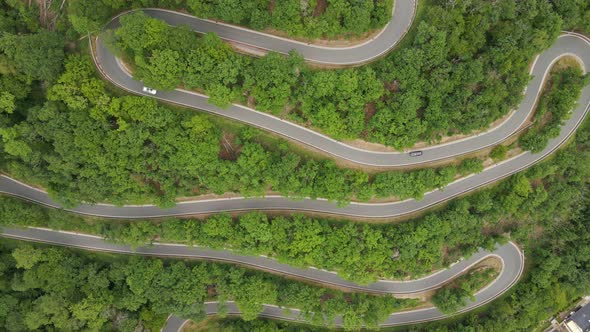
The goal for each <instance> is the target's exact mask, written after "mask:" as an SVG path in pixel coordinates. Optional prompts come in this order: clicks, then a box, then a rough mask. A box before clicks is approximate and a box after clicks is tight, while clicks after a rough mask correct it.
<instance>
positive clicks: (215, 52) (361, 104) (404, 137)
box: [111, 0, 585, 149]
mask: <svg viewBox="0 0 590 332" xmlns="http://www.w3.org/2000/svg"><path fill="white" fill-rule="evenodd" d="M560 3H561V1H560ZM579 6H580V9H581V10H582V11H583V10H585V9H584V8H585V5H579ZM561 9H562V6H561V4H556V5H553V4H552V3H550V2H547V1H529V2H524V1H515V0H503V1H498V2H495V3H494V4H493V5H492V4H491V3H489V2H487V1H484V0H477V1H470V2H462V3H460V4H457V3H453V4H451V3H447V2H442V1H441V2H436V1H435V2H434V3H433V4H432V5H428V6H426V7H425V9H424V14H423V19H422V20H420V21H419V22H415V23H414V25H415V31H416V32H415V35H414V36H413V40H412V41H411V42H409V43H408V44H407V45H406V46H405V47H403V48H399V49H397V50H394V51H393V52H392V53H391V54H390V55H388V56H386V57H384V58H383V59H381V60H379V61H376V62H375V63H374V64H372V65H368V66H363V67H361V68H354V69H343V70H336V71H321V70H312V69H310V68H308V67H307V66H305V65H304V64H303V60H302V59H301V57H300V56H298V55H296V54H294V53H291V54H290V55H289V56H287V57H283V56H279V55H278V54H275V53H272V52H271V53H270V54H268V55H267V56H264V57H262V58H260V59H253V58H251V57H246V56H241V55H236V54H234V53H233V52H232V51H231V49H230V47H229V46H228V45H227V44H225V43H222V42H221V41H220V40H219V39H218V38H217V37H215V36H206V37H205V38H198V37H197V35H196V34H192V33H191V32H190V31H188V30H187V29H186V28H182V27H179V28H174V27H170V26H168V25H166V24H165V23H164V22H162V21H159V20H157V19H152V18H149V17H147V16H145V15H142V13H134V14H131V15H126V16H124V17H122V18H121V23H122V27H121V28H120V29H118V30H117V31H116V32H115V36H114V37H115V40H116V42H111V44H113V45H117V46H118V48H119V49H120V50H122V51H123V53H124V54H126V55H127V58H128V60H129V61H130V62H133V63H134V64H135V66H136V72H135V73H134V74H135V76H136V77H137V78H138V79H142V80H144V81H145V82H146V83H148V84H151V85H153V86H154V87H158V88H164V89H171V88H174V87H176V86H179V85H182V86H186V87H189V88H198V89H201V90H204V91H205V92H206V93H207V94H209V95H211V97H212V98H211V102H212V103H214V104H216V105H219V106H226V105H229V103H230V102H234V101H238V102H242V103H244V104H249V105H253V106H255V107H256V108H257V109H258V110H261V111H268V112H271V113H274V114H282V115H285V114H287V116H289V117H290V118H291V119H293V120H295V121H299V122H303V123H304V124H307V125H311V126H313V127H315V128H319V129H320V130H322V131H323V132H325V133H326V134H328V135H331V136H333V137H336V138H359V137H360V138H363V139H366V140H370V141H373V142H378V143H382V144H386V145H390V146H393V147H395V148H397V149H402V148H404V147H410V146H413V145H414V143H416V142H417V141H418V140H420V139H424V140H430V141H436V140H437V139H439V138H440V137H442V136H443V135H447V134H454V133H469V132H471V131H472V130H477V129H483V128H485V127H486V126H487V125H488V124H490V123H492V122H493V121H495V120H497V119H499V118H501V117H502V116H504V115H505V114H507V113H508V111H509V110H511V109H513V108H514V107H515V106H516V105H517V103H518V102H520V100H521V96H522V95H521V93H519V92H520V91H522V90H523V89H524V87H525V85H526V84H527V83H528V79H529V75H528V70H529V64H530V61H531V59H532V58H533V56H534V55H535V54H537V53H539V52H541V51H542V50H543V49H545V48H547V47H549V46H550V45H551V43H552V42H553V41H554V40H555V38H556V37H557V36H558V35H559V33H560V31H561V29H562V28H563V24H562V22H563V21H564V20H563V19H562V18H561V16H560V14H559V13H560V12H561ZM466 17H467V19H466ZM566 20H567V19H566ZM139 31H141V33H138V32H139ZM220 68H221V69H222V70H221V69H220ZM203 77H206V78H207V80H205V79H204V78H203ZM286 105H287V106H286Z"/></svg>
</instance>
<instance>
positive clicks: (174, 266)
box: [0, 244, 416, 331]
mask: <svg viewBox="0 0 590 332" xmlns="http://www.w3.org/2000/svg"><path fill="white" fill-rule="evenodd" d="M0 257H1V258H2V260H1V262H2V263H0V276H2V278H0V326H1V327H2V330H4V331H23V330H61V331H104V330H117V331H137V330H142V328H148V329H149V330H151V331H158V330H159V329H160V328H161V326H162V325H163V323H164V321H165V320H166V317H167V316H168V315H169V314H171V313H172V314H175V315H178V316H180V317H185V318H190V319H193V320H200V319H202V318H203V317H204V315H205V312H204V303H203V302H204V301H206V300H210V299H217V300H219V301H221V302H222V303H225V302H226V301H235V302H236V304H237V306H238V308H239V309H240V311H241V312H242V318H243V319H244V320H252V319H255V318H256V317H257V316H258V314H259V313H260V311H261V310H262V304H263V303H268V304H277V305H280V306H284V307H287V308H289V307H296V308H299V309H301V310H302V314H301V318H302V319H305V320H307V321H308V322H311V323H314V324H318V325H331V324H332V322H333V320H334V318H335V317H337V316H342V317H343V324H344V326H345V327H346V329H347V330H348V329H358V328H359V327H360V326H361V325H362V324H366V325H367V326H376V324H377V323H379V322H380V321H382V320H384V319H385V318H386V317H387V316H389V314H390V313H391V312H393V311H395V310H399V309H400V308H403V307H407V306H413V305H415V304H416V301H415V300H400V299H395V298H393V297H390V296H374V295H366V294H358V293H353V294H345V293H343V292H340V291H336V290H330V289H325V288H320V287H316V286H311V285H308V284H304V283H301V282H295V281H289V280H285V279H283V278H280V277H276V276H272V275H269V274H265V273H260V272H253V271H248V270H245V269H242V268H238V267H233V266H228V265H221V264H214V263H189V262H183V261H172V262H164V261H162V260H159V259H147V258H140V257H129V256H121V257H117V258H116V259H109V260H106V259H104V258H101V257H100V256H92V255H84V254H81V253H76V252H73V251H70V250H66V249H61V248H35V247H31V246H28V245H23V244H17V245H16V247H15V248H10V246H8V245H6V244H3V245H0ZM222 307H223V305H222ZM222 314H223V311H222Z"/></svg>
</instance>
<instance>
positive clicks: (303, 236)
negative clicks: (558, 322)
mask: <svg viewBox="0 0 590 332" xmlns="http://www.w3.org/2000/svg"><path fill="white" fill-rule="evenodd" d="M588 123H589V122H588V121H586V122H585V123H584V124H583V125H582V127H581V128H580V129H579V130H578V131H577V133H576V136H575V138H574V140H573V141H574V143H573V144H570V145H569V146H567V147H565V148H564V149H561V150H559V151H558V152H557V153H556V154H555V155H554V157H553V158H551V159H549V160H547V161H545V162H542V163H540V164H538V165H535V166H533V167H532V168H531V169H529V170H528V171H526V172H524V173H519V174H517V175H514V176H512V177H510V178H509V179H507V180H504V181H502V182H500V183H499V184H498V185H496V186H495V187H493V188H490V189H486V190H481V191H479V192H477V193H475V194H473V195H471V196H469V197H465V198H461V199H459V200H455V201H453V202H451V203H450V204H449V205H448V206H447V207H445V208H444V209H442V210H440V211H435V212H431V213H428V214H426V215H425V216H424V217H421V218H418V219H415V220H412V221H411V222H405V223H399V224H395V225H393V224H387V225H370V224H358V223H352V222H335V221H331V220H322V219H319V218H311V217H305V216H302V215H292V216H289V217H284V216H277V217H268V216H265V215H263V214H260V213H248V214H245V215H242V216H239V217H237V218H231V217H229V216H228V215H225V214H221V215H216V216H213V217H210V218H208V219H207V220H205V221H200V220H196V219H188V220H187V219H176V218H167V219H165V220H163V221H157V222H153V221H138V220H133V221H130V222H119V223H113V222H112V221H111V220H105V221H103V222H100V220H97V219H91V220H85V219H84V218H82V217H80V216H76V215H72V214H69V213H65V212H63V211H60V210H54V209H45V208H41V207H39V206H35V205H32V204H31V203H25V202H19V201H18V200H16V199H13V198H2V199H0V221H1V222H2V223H3V224H6V225H30V226H39V227H50V228H54V229H66V230H77V231H82V232H87V233H91V234H98V235H102V236H105V237H107V238H108V239H111V240H113V241H117V242H122V243H128V244H131V245H133V246H140V245H143V244H147V243H150V242H151V241H154V240H155V239H158V241H164V242H165V241H169V242H179V243H187V244H196V245H202V246H209V247H213V248H228V249H231V250H235V251H237V252H241V253H245V254H250V255H254V254H256V255H257V254H263V255H267V256H269V257H274V258H276V259H278V260H279V261H282V262H285V263H289V264H293V265H297V266H309V265H312V266H315V267H319V268H325V269H329V270H334V271H337V272H338V273H339V275H340V276H342V277H344V278H347V279H351V280H355V281H358V282H369V281H371V280H375V279H376V278H392V277H393V278H403V277H408V276H414V277H416V276H421V275H425V274H428V273H430V272H432V271H433V270H434V269H438V268H442V267H444V266H445V265H447V264H449V263H452V262H454V261H456V260H457V259H458V258H460V257H461V256H465V257H466V256H469V255H470V254H471V253H473V252H475V251H476V250H477V248H479V247H484V248H488V249H492V248H493V246H494V244H495V243H496V242H503V241H505V236H506V234H510V238H511V239H513V240H516V241H518V242H520V243H521V244H524V245H525V246H526V245H527V243H528V241H529V239H531V238H533V239H534V240H535V241H536V240H537V239H538V238H540V237H541V236H542V235H543V234H544V233H543V231H544V230H545V229H552V227H553V226H552V225H553V223H557V221H558V220H569V218H571V214H572V213H573V211H575V210H576V207H577V206H578V205H579V204H582V203H581V202H582V198H583V195H584V193H585V192H586V191H587V188H586V183H587V179H588V178H590V166H589V165H590V130H589V128H588ZM556 220H557V221H556ZM396 251H398V252H399V256H398V257H393V256H394V255H393V253H394V252H396Z"/></svg>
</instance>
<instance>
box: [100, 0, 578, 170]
mask: <svg viewBox="0 0 590 332" xmlns="http://www.w3.org/2000/svg"><path fill="white" fill-rule="evenodd" d="M397 2H401V1H399V0H398V1H397ZM146 11H147V12H148V13H149V14H150V15H151V16H156V17H159V16H163V17H166V18H167V21H168V22H169V23H171V24H174V23H175V22H176V21H177V20H174V18H181V19H183V20H182V21H181V22H178V23H177V24H183V23H186V22H185V21H186V20H193V19H194V20H196V22H201V20H200V19H197V18H194V17H192V16H188V17H187V16H186V15H185V14H179V13H175V12H170V11H163V10H156V9H148V10H146ZM123 15H124V14H123ZM118 26H119V17H116V18H114V19H113V20H112V21H111V22H110V23H109V24H108V25H107V27H106V29H116V28H117V27H118ZM389 26H391V24H390V25H388V27H389ZM270 40H271V41H273V40H274V39H273V38H271V39H270ZM371 45H372V43H369V44H366V45H362V46H359V48H357V49H356V51H360V50H364V49H365V47H369V46H371ZM320 51H334V50H329V49H328V50H324V49H321V50H318V52H320ZM338 52H339V51H338ZM566 55H571V56H574V57H576V58H578V60H579V62H580V63H581V64H583V67H584V68H585V69H590V43H589V42H588V40H587V38H584V37H583V36H578V35H571V34H564V35H562V36H561V37H560V38H558V40H557V41H556V42H555V43H554V44H553V45H552V46H551V48H549V49H547V50H545V51H544V52H543V53H541V54H540V55H539V56H538V57H537V58H536V59H535V62H534V65H533V66H532V68H531V72H530V74H531V75H532V76H533V78H532V80H531V81H530V82H529V84H528V86H527V88H526V89H525V91H524V95H523V100H522V102H521V103H520V105H519V106H518V107H517V109H516V110H514V111H513V112H512V113H511V116H510V117H509V118H508V119H507V120H505V121H504V122H503V123H502V124H501V125H499V126H497V127H494V128H492V129H489V130H488V131H485V132H482V133H480V134H478V135H474V136H469V137H467V138H465V139H461V140H457V141H453V142H450V143H445V144H439V145H434V146H431V147H427V148H423V149H422V151H423V154H422V155H421V156H419V157H410V156H409V154H408V153H404V152H378V151H370V150H363V149H360V148H356V147H353V146H350V145H347V144H345V143H342V142H339V141H337V140H334V139H332V138H330V137H328V136H325V135H323V134H320V133H318V132H315V131H312V130H310V129H308V128H305V127H302V126H299V125H297V124H295V123H292V122H289V121H285V120H283V119H281V118H278V117H275V116H272V115H270V114H267V113H263V112H259V111H256V110H254V109H252V108H248V107H245V106H242V105H237V104H233V105H231V106H229V107H228V108H227V109H221V108H219V107H216V106H213V105H211V104H209V103H208V102H207V100H208V96H206V95H202V94H198V93H195V92H191V91H186V90H182V89H177V90H173V91H158V94H157V95H156V96H152V95H149V94H146V93H144V92H143V91H142V87H143V85H142V83H141V82H138V81H136V80H134V79H133V78H132V76H131V74H130V73H129V72H128V71H127V70H126V69H125V68H124V67H123V66H122V65H121V62H120V61H119V60H118V58H116V57H115V56H114V55H113V54H112V53H111V52H110V51H109V50H108V49H107V48H106V46H105V45H104V43H103V42H102V40H101V39H100V38H98V39H97V42H96V54H95V58H94V61H95V63H96V65H97V66H98V68H99V69H100V71H101V73H102V74H103V75H104V76H105V77H106V78H107V79H108V80H109V81H111V82H112V83H114V84H115V85H117V86H119V87H120V88H122V89H124V90H127V91H129V92H131V93H135V94H139V95H145V96H149V97H155V98H157V99H159V100H162V101H167V102H171V103H175V104H179V105H183V106H186V107H190V108H195V109H198V110H202V111H205V112H209V113H212V114H215V115H219V116H223V117H226V118H230V119H232V120H237V121H240V122H243V123H246V124H249V125H253V126H256V127H258V128H261V129H264V130H267V131H270V132H273V133H276V134H279V135H281V136H284V137H286V138H288V139H292V140H295V141H298V142H300V143H303V144H305V145H308V146H310V147H313V148H315V149H318V150H320V151H322V152H324V153H327V154H329V155H332V156H334V157H336V158H340V159H344V160H347V161H349V162H352V163H356V164H360V165H367V166H374V167H403V166H410V165H420V164H425V163H430V162H434V161H440V160H444V159H449V158H452V157H456V156H460V155H464V154H468V153H471V152H474V151H478V150H481V149H484V148H487V147H491V146H494V145H496V144H499V143H501V142H503V141H504V140H506V139H507V138H509V137H511V136H512V135H514V134H516V133H517V132H518V131H519V129H521V128H522V126H523V125H524V124H525V122H526V121H527V119H528V118H529V116H530V115H531V114H532V113H533V112H534V110H535V103H536V100H537V99H538V95H539V94H540V92H541V91H542V88H543V83H544V82H545V78H546V77H547V75H548V74H549V71H550V69H551V66H552V64H553V63H555V62H556V61H557V60H559V59H560V58H561V57H563V56H566ZM585 69H584V70H585ZM586 93H587V91H586Z"/></svg>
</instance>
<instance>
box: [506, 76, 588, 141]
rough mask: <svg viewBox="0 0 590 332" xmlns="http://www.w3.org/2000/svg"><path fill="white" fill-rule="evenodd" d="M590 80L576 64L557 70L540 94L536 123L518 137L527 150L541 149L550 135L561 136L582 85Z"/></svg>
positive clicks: (535, 117) (553, 136) (552, 136)
mask: <svg viewBox="0 0 590 332" xmlns="http://www.w3.org/2000/svg"><path fill="white" fill-rule="evenodd" d="M588 82H590V76H585V75H584V73H583V72H582V69H581V68H580V67H578V66H577V65H576V66H574V67H567V68H562V69H558V70H555V71H553V72H552V73H551V76H550V77H549V83H548V84H549V87H548V88H547V90H546V91H545V92H544V93H543V95H542V96H541V97H540V99H539V102H538V103H537V109H536V112H535V116H534V122H533V125H532V126H531V127H530V128H529V129H528V130H527V132H526V133H525V134H524V135H522V136H521V137H520V138H519V141H518V143H519V145H520V146H521V147H522V148H523V149H524V150H530V151H532V152H540V151H542V150H543V149H544V148H545V147H546V146H547V144H548V143H549V140H550V139H551V138H555V137H557V136H559V132H560V130H561V126H562V125H563V123H564V122H565V121H566V120H567V119H568V118H569V117H570V114H571V111H572V109H573V108H574V106H575V105H576V102H577V100H578V98H579V97H580V94H581V91H582V88H583V87H584V86H585V85H587V84H588Z"/></svg>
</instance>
